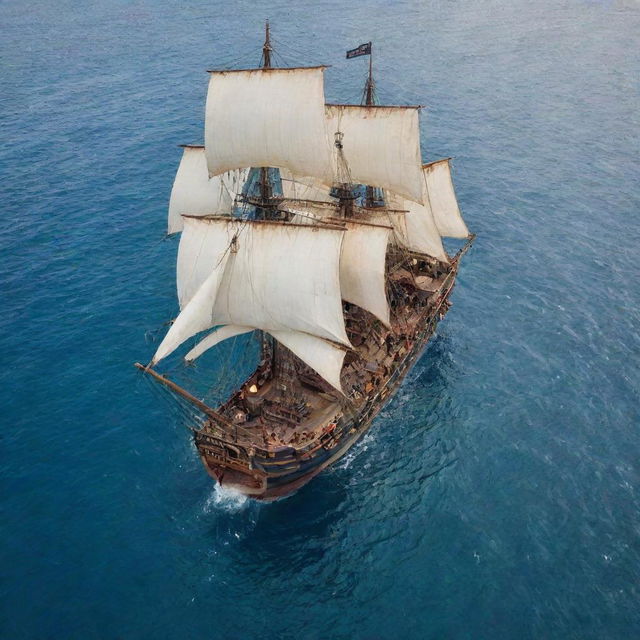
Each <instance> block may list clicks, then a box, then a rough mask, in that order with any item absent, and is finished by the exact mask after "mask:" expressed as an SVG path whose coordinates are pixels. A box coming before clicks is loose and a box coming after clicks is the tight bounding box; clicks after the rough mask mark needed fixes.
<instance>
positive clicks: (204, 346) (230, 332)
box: [184, 324, 253, 362]
mask: <svg viewBox="0 0 640 640" xmlns="http://www.w3.org/2000/svg"><path fill="white" fill-rule="evenodd" d="M249 331H253V327H238V326H236V325H232V324H228V325H226V326H224V327H220V328H219V329H216V330H215V331H212V332H211V333H210V334H209V335H208V336H206V337H205V338H202V340H200V342H198V344H197V345H196V346H195V347H194V348H193V349H191V351H189V353H187V355H186V356H185V357H184V359H185V360H186V361H187V362H192V361H193V360H195V359H196V358H199V357H200V356H201V355H202V354H203V353H204V352H205V351H207V350H208V349H211V348H212V347H215V346H216V345H217V344H219V343H220V342H222V341H223V340H227V338H233V337H235V336H239V335H241V334H243V333H249Z"/></svg>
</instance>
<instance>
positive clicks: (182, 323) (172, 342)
mask: <svg viewBox="0 0 640 640" xmlns="http://www.w3.org/2000/svg"><path fill="white" fill-rule="evenodd" d="M228 259H229V254H228V253H227V254H224V255H223V256H221V259H220V260H219V261H218V263H217V264H216V266H215V267H214V268H213V270H212V271H211V273H210V274H209V277H208V278H207V279H206V280H205V281H204V283H203V284H202V286H201V287H200V288H199V289H198V291H197V292H196V294H195V295H194V296H193V298H191V300H190V301H189V302H188V304H187V305H186V306H185V307H184V309H183V310H182V311H181V312H180V315H179V316H178V317H177V318H176V319H175V321H174V323H173V324H172V325H171V327H170V328H169V331H167V335H166V336H165V337H164V340H163V341H162V342H161V343H160V346H159V347H158V350H157V351H156V353H155V355H154V356H153V360H152V361H151V364H152V365H153V364H156V363H157V362H159V361H160V360H162V359H163V358H166V357H167V356H168V355H169V354H170V353H171V352H172V351H174V350H175V349H177V348H178V347H179V346H180V345H181V344H182V343H183V342H184V341H185V340H187V339H188V338H190V337H191V336H195V335H196V333H200V331H204V330H205V329H210V328H211V327H213V326H215V325H216V324H218V323H216V322H215V320H214V319H213V316H212V308H211V307H212V300H215V299H216V295H217V293H218V289H219V287H220V282H221V280H222V275H223V272H224V270H225V266H226V263H227V260H228Z"/></svg>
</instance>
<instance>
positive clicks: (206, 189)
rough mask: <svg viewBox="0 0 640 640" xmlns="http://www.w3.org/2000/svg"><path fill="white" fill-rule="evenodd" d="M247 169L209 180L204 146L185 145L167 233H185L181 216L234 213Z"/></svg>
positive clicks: (172, 194) (172, 198)
mask: <svg viewBox="0 0 640 640" xmlns="http://www.w3.org/2000/svg"><path fill="white" fill-rule="evenodd" d="M247 172H248V170H247V169H239V170H235V171H229V172H227V173H223V174H222V175H219V176H215V177H213V178H209V172H208V170H207V160H206V158H205V155H204V147H201V146H194V145H185V147H184V152H183V154H182V159H181V160H180V166H179V167H178V172H177V173H176V178H175V180H174V182H173V188H172V189H171V199H170V200H169V224H168V233H170V234H171V233H178V232H179V231H182V214H185V213H186V214H189V215H192V216H204V215H210V214H228V213H231V209H232V207H233V203H234V200H235V197H236V195H237V194H238V193H240V192H241V191H242V187H243V185H244V183H245V181H246V179H247Z"/></svg>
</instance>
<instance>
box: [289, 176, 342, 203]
mask: <svg viewBox="0 0 640 640" xmlns="http://www.w3.org/2000/svg"><path fill="white" fill-rule="evenodd" d="M280 178H281V180H282V194H283V195H284V197H285V198H287V199H294V200H317V201H320V202H334V200H332V198H331V196H330V195H329V191H330V189H331V187H330V186H329V185H328V184H327V183H326V182H322V181H321V180H318V179H317V178H312V177H309V176H297V175H294V174H293V173H291V171H289V170H288V169H281V170H280Z"/></svg>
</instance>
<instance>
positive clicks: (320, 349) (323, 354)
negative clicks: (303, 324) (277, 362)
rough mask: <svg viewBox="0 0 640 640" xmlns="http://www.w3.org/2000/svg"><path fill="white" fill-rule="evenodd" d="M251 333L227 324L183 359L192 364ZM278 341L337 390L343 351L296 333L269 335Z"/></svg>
mask: <svg viewBox="0 0 640 640" xmlns="http://www.w3.org/2000/svg"><path fill="white" fill-rule="evenodd" d="M249 331H253V328H252V327H240V326H236V325H226V326H224V327H220V328H219V329H216V330H215V331H212V332H211V333H210V334H209V335H208V336H206V337H205V338H203V339H202V340H201V341H200V342H199V343H198V344H197V345H196V346H195V347H194V348H193V349H191V351H189V353H187V355H186V356H185V360H186V361H187V362H191V361H193V360H195V359H196V358H198V357H199V356H201V355H202V354H203V353H204V352H205V351H207V350H208V349H211V348H212V347H214V346H215V345H217V344H219V343H220V342H222V341H223V340H227V339H228V338H233V337H234V336H238V335H241V334H243V333H248V332H249ZM269 333H270V334H271V335H272V336H273V337H274V338H275V339H276V340H278V342H280V343H281V344H283V345H284V346H285V347H287V349H290V350H291V351H293V353H294V354H295V355H297V356H298V357H299V358H300V359H301V360H302V361H304V362H305V363H306V364H307V365H308V366H310V367H311V368H312V369H313V370H314V371H316V372H317V373H318V374H320V375H321V376H322V377H323V378H324V379H325V380H326V381H327V382H328V383H329V384H331V385H332V386H334V387H335V388H336V389H338V390H339V391H341V390H342V388H341V386H340V372H341V370H342V363H343V361H344V356H345V353H346V352H345V349H344V348H340V347H337V346H336V345H335V344H333V343H330V342H327V341H326V340H322V338H316V337H314V336H310V335H309V334H306V333H300V332H298V331H271V332H269Z"/></svg>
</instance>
